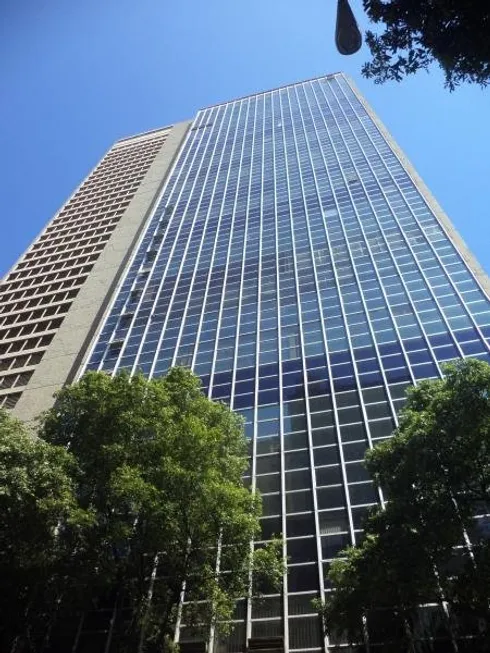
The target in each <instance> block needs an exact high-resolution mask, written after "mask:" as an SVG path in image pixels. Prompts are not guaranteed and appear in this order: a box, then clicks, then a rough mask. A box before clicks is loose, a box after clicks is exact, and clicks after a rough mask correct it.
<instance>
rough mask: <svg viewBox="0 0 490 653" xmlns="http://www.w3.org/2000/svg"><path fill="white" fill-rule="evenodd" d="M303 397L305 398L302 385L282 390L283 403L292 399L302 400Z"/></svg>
mask: <svg viewBox="0 0 490 653" xmlns="http://www.w3.org/2000/svg"><path fill="white" fill-rule="evenodd" d="M304 396H305V390H304V387H303V386H302V385H299V386H291V387H289V388H283V389H282V398H283V401H291V400H292V399H303V398H304Z"/></svg>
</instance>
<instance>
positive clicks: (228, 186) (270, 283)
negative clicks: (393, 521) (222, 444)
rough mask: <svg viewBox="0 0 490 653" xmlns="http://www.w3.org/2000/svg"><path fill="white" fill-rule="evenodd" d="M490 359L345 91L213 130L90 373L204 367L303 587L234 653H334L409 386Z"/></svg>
mask: <svg viewBox="0 0 490 653" xmlns="http://www.w3.org/2000/svg"><path fill="white" fill-rule="evenodd" d="M489 342H490V302H489V299H488V297H487V295H486V294H485V292H484V290H483V288H482V287H481V286H480V285H479V283H478V281H477V279H476V278H475V276H474V274H473V272H472V270H471V269H470V267H468V265H467V264H466V262H465V260H464V259H463V257H462V255H461V253H460V252H459V251H458V249H457V246H456V245H455V243H454V242H453V241H452V240H451V239H450V237H449V236H448V233H447V231H446V230H445V228H444V226H443V224H442V223H441V222H440V220H438V218H437V217H436V215H435V213H434V212H433V210H432V208H431V204H430V202H428V200H427V198H426V197H425V196H424V194H423V191H422V189H420V188H419V187H418V184H417V182H416V181H414V179H413V178H412V176H411V174H410V172H409V170H408V169H407V167H406V166H405V165H404V163H403V162H402V160H401V159H400V157H399V156H398V154H397V150H396V148H394V145H393V143H392V142H391V141H390V139H387V138H386V137H385V135H384V133H383V132H382V131H380V128H379V126H378V124H377V122H376V120H375V119H374V118H373V117H372V115H371V113H370V111H369V110H368V109H367V107H366V105H365V104H364V103H363V101H362V99H361V98H360V97H359V96H358V94H357V92H356V91H355V90H354V89H353V88H352V86H351V85H350V82H349V80H348V79H347V78H346V77H345V76H344V75H342V74H335V75H328V76H325V77H322V78H319V79H314V80H311V81H307V82H303V83H298V84H294V85H291V86H287V87H284V88H280V89H277V90H274V91H270V92H266V93H260V94H257V95H253V96H250V97H246V98H242V99H239V100H235V101H232V102H227V103H225V104H221V105H219V106H213V107H210V108H207V109H204V110H202V111H200V112H199V113H198V114H197V116H196V118H195V120H194V122H193V124H192V126H191V128H190V130H189V132H188V135H187V138H186V141H185V142H184V144H183V146H182V149H181V151H180V153H179V156H178V158H177V160H176V162H175V164H174V168H173V171H172V172H171V174H170V175H169V178H168V181H167V183H166V185H165V187H164V189H163V192H162V195H161V198H160V200H159V202H158V205H157V207H156V209H155V210H154V213H153V215H152V217H151V218H150V219H149V222H148V225H147V228H146V229H145V231H144V234H143V236H142V239H141V240H140V243H139V245H138V246H137V248H136V249H135V252H134V255H133V259H132V261H131V263H130V265H129V267H128V270H127V272H126V275H125V277H124V278H123V280H122V283H121V285H120V288H119V290H118V292H117V293H116V297H115V300H114V303H113V305H112V308H111V310H110V311H109V314H108V316H107V318H106V320H105V322H104V324H103V325H102V326H101V330H100V332H99V335H98V337H97V339H96V342H95V344H94V346H93V349H92V352H91V354H90V357H89V360H88V362H87V365H86V368H85V369H94V370H95V369H102V370H106V371H108V372H115V371H117V370H121V369H126V370H131V371H132V372H135V371H136V370H141V371H142V372H144V374H146V375H148V376H158V375H162V374H165V373H166V371H167V370H168V369H169V367H171V366H172V365H187V366H190V367H192V368H193V370H194V371H195V372H196V373H197V374H198V375H199V376H200V377H201V378H202V381H203V385H204V388H205V390H206V392H208V394H209V396H210V397H212V398H213V399H217V400H220V401H224V402H226V403H228V404H229V405H230V406H231V407H232V408H233V409H234V410H237V411H239V412H241V413H242V414H243V415H244V417H245V420H246V431H247V436H248V437H249V438H250V452H251V465H250V476H249V478H248V481H249V483H250V484H251V485H252V486H253V487H257V488H259V489H260V491H261V492H262V495H263V503H264V517H263V520H262V524H263V539H264V540H266V539H268V538H270V537H271V536H272V535H273V534H281V533H282V537H283V543H284V553H285V555H287V556H288V567H289V573H288V575H287V577H286V578H285V582H284V592H283V595H282V596H276V595H274V596H270V597H268V598H267V599H266V600H265V601H263V602H262V603H261V604H258V605H249V604H244V605H242V606H238V607H237V614H236V618H237V627H236V629H235V631H234V633H233V635H231V636H230V637H229V638H228V640H227V641H226V642H215V646H216V648H217V649H218V650H222V651H227V652H229V653H235V652H236V653H238V652H239V651H242V650H244V643H245V638H246V637H251V636H257V637H258V636H262V635H284V638H285V644H286V650H297V651H300V650H302V651H303V650H306V649H310V650H314V649H318V650H320V649H321V648H322V647H324V645H325V641H324V638H323V635H322V633H321V628H320V623H319V619H318V617H317V616H315V613H314V610H313V608H312V606H311V599H312V598H314V597H316V596H322V595H323V593H324V592H325V591H329V588H328V586H327V585H326V576H325V572H326V570H327V569H328V566H329V561H330V560H331V559H332V558H333V557H335V555H336V553H337V552H338V551H339V550H340V549H341V548H343V547H345V546H346V545H347V544H351V543H355V542H356V540H357V539H358V537H359V535H360V532H361V530H360V529H361V525H362V520H363V517H364V515H365V514H366V511H367V510H368V508H369V506H370V505H372V504H374V503H376V502H378V501H380V500H381V501H382V500H383V497H382V496H380V495H379V493H378V491H377V490H376V489H375V488H374V486H373V484H372V483H371V481H370V480H369V478H368V477H367V475H366V472H365V470H364V467H363V465H362V462H361V461H362V459H363V456H364V452H365V450H366V448H368V447H372V446H373V445H374V444H376V442H378V441H380V440H382V439H383V438H387V437H389V435H390V433H391V432H392V430H393V428H394V426H395V424H396V421H397V417H396V415H397V411H398V410H399V409H400V407H401V406H402V405H403V401H404V398H403V397H404V392H405V389H406V387H407V386H408V385H409V384H413V383H416V382H417V381H418V380H420V379H425V378H430V377H437V376H439V375H440V374H441V364H442V363H444V362H445V361H448V360H451V359H454V358H458V357H464V356H472V357H478V358H482V359H484V360H488V361H490V358H489V353H488V352H489V349H488V343H489ZM183 630H184V633H185V626H183ZM184 633H183V634H182V636H183V637H184ZM327 645H328V646H329V650H330V651H341V650H346V649H344V648H343V647H342V646H341V643H340V642H327Z"/></svg>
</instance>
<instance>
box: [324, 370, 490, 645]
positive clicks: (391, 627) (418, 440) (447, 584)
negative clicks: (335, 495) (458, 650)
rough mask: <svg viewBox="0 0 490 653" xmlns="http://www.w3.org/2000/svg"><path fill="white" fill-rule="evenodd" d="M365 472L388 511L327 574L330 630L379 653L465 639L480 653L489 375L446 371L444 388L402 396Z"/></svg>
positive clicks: (485, 580) (484, 612)
mask: <svg viewBox="0 0 490 653" xmlns="http://www.w3.org/2000/svg"><path fill="white" fill-rule="evenodd" d="M366 466H367V469H368V471H369V472H370V474H371V475H372V477H373V479H374V482H375V483H376V484H377V485H378V486H379V487H381V488H382V490H383V492H384V493H385V496H386V498H387V499H388V500H387V503H386V506H385V508H384V509H382V508H381V507H380V508H377V509H375V510H374V511H373V512H372V513H371V515H370V517H369V518H368V520H367V522H366V524H365V537H364V540H363V541H362V543H361V544H360V545H359V546H357V547H352V548H349V549H347V550H346V551H344V552H342V553H341V554H340V555H341V556H342V557H340V558H339V559H338V560H336V561H335V562H334V563H333V564H332V567H331V570H330V574H329V575H330V580H331V582H332V584H333V586H334V587H336V588H337V589H336V591H335V592H333V593H332V594H330V595H329V596H328V598H327V602H326V604H325V606H324V608H323V614H324V618H325V625H326V628H327V630H328V631H329V632H330V633H331V634H333V635H334V636H337V637H338V636H339V635H340V634H341V633H344V634H345V635H346V636H347V638H348V639H349V640H350V641H363V640H364V639H366V638H367V639H368V640H369V641H370V642H371V643H374V644H377V645H379V646H382V647H381V648H380V649H376V650H382V651H400V650H407V651H414V650H424V648H423V644H422V643H420V642H421V641H422V642H423V641H424V640H425V641H426V644H427V642H428V641H429V639H430V638H437V637H440V638H446V639H447V638H452V639H453V640H454V641H458V640H461V638H464V637H466V636H467V635H468V634H471V635H472V636H475V637H476V639H475V640H474V641H472V644H471V645H472V648H471V650H472V651H477V650H481V651H483V650H488V649H487V648H486V647H487V646H488V645H489V640H488V629H489V624H490V621H489V617H490V614H489V599H490V590H489V587H490V584H489V582H490V564H489V563H490V548H489V544H488V540H487V537H488V535H489V533H488V524H489V520H490V501H489V499H490V366H489V365H488V364H486V363H483V362H481V361H477V360H466V361H463V362H459V363H454V364H450V365H448V366H447V367H446V369H445V378H444V379H441V380H430V381H424V382H422V383H420V384H419V385H418V386H417V387H415V388H412V389H410V390H409V392H408V399H407V403H406V405H405V407H404V409H403V411H402V413H401V415H400V424H399V427H398V428H397V429H396V431H395V433H394V435H393V437H392V438H391V439H389V440H387V441H385V442H384V443H382V444H381V445H379V446H377V447H375V448H374V449H373V450H371V451H370V452H368V453H367V455H366ZM423 604H432V607H430V608H421V605H423ZM429 613H430V618H429V616H428V615H429ZM416 642H418V644H417V647H418V648H417V649H415V643H416ZM427 646H428V644H427ZM478 647H480V648H478ZM427 650H432V649H429V648H428V649H427ZM465 650H466V649H465Z"/></svg>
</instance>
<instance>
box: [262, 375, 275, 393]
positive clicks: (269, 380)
mask: <svg viewBox="0 0 490 653" xmlns="http://www.w3.org/2000/svg"><path fill="white" fill-rule="evenodd" d="M271 388H279V377H277V376H266V377H264V378H263V379H259V390H269V389H271Z"/></svg>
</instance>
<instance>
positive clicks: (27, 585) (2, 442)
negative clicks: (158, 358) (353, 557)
mask: <svg viewBox="0 0 490 653" xmlns="http://www.w3.org/2000/svg"><path fill="white" fill-rule="evenodd" d="M73 466H74V460H73V456H72V455H71V454H70V453H68V452H67V451H66V449H65V448H64V447H58V446H53V445H50V444H48V443H46V442H44V441H43V440H40V439H38V438H36V437H34V436H33V435H31V434H30V433H29V432H28V431H27V430H26V428H25V427H24V426H23V424H22V423H21V422H19V421H18V420H16V419H14V418H13V417H11V416H10V415H9V414H8V413H7V412H6V411H4V410H0V578H1V587H2V591H1V592H0V615H1V617H0V650H2V651H7V652H8V651H10V650H11V649H12V647H13V646H14V645H15V650H16V651H28V650H33V651H34V650H38V647H39V646H40V642H41V641H42V640H43V638H44V636H45V634H46V631H47V629H49V625H50V623H51V622H52V619H53V613H54V612H55V611H56V601H55V598H56V597H57V596H58V595H59V593H60V587H61V584H62V579H63V572H64V569H65V566H66V562H67V558H68V557H69V555H70V553H69V549H68V548H67V543H68V540H67V538H65V537H63V536H60V531H61V530H64V531H65V532H67V531H68V530H72V532H76V530H77V528H79V527H83V526H84V524H88V523H89V522H90V516H89V515H86V514H84V513H83V511H80V510H79V508H78V506H77V502H76V498H75V495H74V484H73V482H72V479H71V473H72V471H73Z"/></svg>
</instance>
